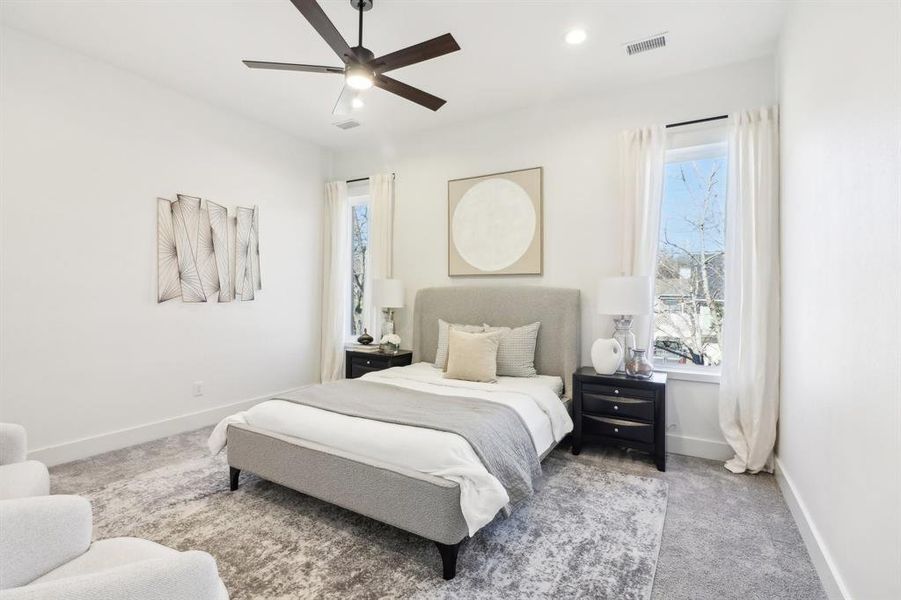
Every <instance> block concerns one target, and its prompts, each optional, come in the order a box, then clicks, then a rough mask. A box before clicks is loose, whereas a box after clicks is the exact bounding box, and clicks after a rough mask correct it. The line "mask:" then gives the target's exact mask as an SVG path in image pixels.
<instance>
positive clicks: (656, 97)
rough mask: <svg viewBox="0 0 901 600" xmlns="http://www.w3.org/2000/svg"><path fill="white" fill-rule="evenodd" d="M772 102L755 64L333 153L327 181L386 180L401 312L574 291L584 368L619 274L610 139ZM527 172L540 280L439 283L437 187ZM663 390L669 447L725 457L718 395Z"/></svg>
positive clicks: (442, 208) (694, 388)
mask: <svg viewBox="0 0 901 600" xmlns="http://www.w3.org/2000/svg"><path fill="white" fill-rule="evenodd" d="M773 102H775V89H774V73H773V67H772V62H771V60H769V59H761V60H757V61H752V62H748V63H742V64H737V65H731V66H728V67H724V68H718V69H714V70H709V71H703V72H698V73H694V74H690V75H684V76H681V77H678V78H674V79H669V80H663V81H659V82H656V83H654V84H649V85H643V86H640V87H634V88H629V89H626V90H622V91H618V92H616V93H608V94H605V95H599V96H597V97H586V98H581V99H579V100H577V101H565V102H558V103H555V104H551V105H547V106H539V107H536V108H532V109H528V110H524V111H517V112H514V113H511V114H508V115H504V116H500V117H493V118H491V119H486V120H482V121H478V122H469V123H466V124H461V125H460V126H459V127H454V128H450V129H442V130H439V131H431V132H424V133H420V134H418V135H417V136H415V137H414V138H411V139H407V140H405V141H403V142H400V143H385V144H383V145H381V146H379V147H367V148H362V149H359V150H357V151H354V152H347V151H342V152H338V153H336V156H335V160H334V173H335V175H336V176H337V177H338V178H351V177H358V176H361V175H368V174H370V173H373V172H377V171H395V172H396V173H397V188H396V198H397V216H396V225H395V236H396V238H395V240H396V241H395V243H396V246H395V253H394V256H395V264H394V273H395V276H396V277H398V278H400V279H402V280H403V281H404V283H405V285H406V290H407V296H408V298H407V301H408V306H410V305H411V304H412V301H413V296H414V294H415V292H416V290H417V289H418V288H421V287H426V286H441V285H471V284H511V285H514V284H516V283H538V284H541V285H548V286H564V287H576V288H580V289H581V290H582V301H583V302H582V303H583V317H582V323H583V326H582V346H583V355H584V356H583V357H584V360H585V361H586V362H585V364H588V349H589V347H590V345H591V342H592V341H593V340H594V339H595V338H596V337H598V336H599V335H604V336H605V337H606V336H607V335H608V334H609V333H610V329H609V327H610V325H609V320H608V319H606V318H603V319H602V318H600V317H597V316H596V315H595V314H594V307H595V288H596V286H597V282H598V280H599V279H600V278H601V277H604V276H607V275H617V274H619V272H620V262H621V259H620V257H621V239H622V238H621V234H620V222H621V221H620V219H621V217H620V210H621V208H620V201H619V197H618V192H619V190H618V185H619V183H618V182H619V178H618V169H619V161H618V158H619V144H618V142H619V134H620V132H621V131H622V130H624V129H627V128H632V127H638V126H642V125H646V124H652V123H670V122H674V121H684V120H688V119H693V118H698V117H708V116H713V115H719V114H723V113H729V112H730V111H733V110H735V109H739V108H750V107H756V106H762V105H767V104H772V103H773ZM535 166H542V167H544V276H543V277H541V278H535V277H492V278H490V279H485V278H481V279H480V278H465V279H460V278H454V279H451V278H449V277H448V276H447V181H448V180H449V179H454V178H458V177H469V176H474V175H481V174H485V173H495V172H499V171H507V170H513V169H522V168H527V167H535ZM407 312H409V311H407ZM405 316H406V315H405V314H403V312H402V313H401V314H400V315H399V320H402V321H403V323H402V327H401V335H402V336H403V337H404V338H405V339H408V340H409V339H410V334H411V331H410V321H411V320H410V319H405V320H404V317H405ZM670 391H671V393H670V403H669V406H668V414H669V422H670V425H671V429H670V433H671V434H673V435H678V436H681V439H680V440H676V441H675V442H674V443H672V444H671V445H670V449H671V450H676V451H684V452H690V453H698V454H704V455H709V456H728V455H729V452H728V449H727V447H726V446H725V442H724V441H723V438H722V436H721V434H720V431H719V426H718V425H717V416H716V415H717V413H716V411H717V408H716V397H717V386H716V385H711V384H705V383H688V382H678V383H675V384H674V385H673V387H672V389H671V390H670ZM692 438H697V439H698V440H700V441H695V440H694V439H692ZM679 444H681V445H682V447H681V448H680V447H679ZM691 448H696V450H691Z"/></svg>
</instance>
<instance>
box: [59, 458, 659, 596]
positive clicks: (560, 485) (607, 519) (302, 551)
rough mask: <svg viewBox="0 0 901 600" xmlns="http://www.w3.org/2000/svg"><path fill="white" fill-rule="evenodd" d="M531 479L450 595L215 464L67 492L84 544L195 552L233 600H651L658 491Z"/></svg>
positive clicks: (406, 542)
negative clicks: (86, 523)
mask: <svg viewBox="0 0 901 600" xmlns="http://www.w3.org/2000/svg"><path fill="white" fill-rule="evenodd" d="M139 456H140V452H136V455H135V456H134V457H133V458H135V459H139ZM151 466H152V465H151ZM543 466H544V472H545V478H544V483H543V487H542V489H541V491H540V492H539V493H538V494H537V495H536V496H534V497H533V498H532V499H531V500H530V501H529V502H527V503H525V504H524V505H523V506H522V507H521V508H520V509H519V510H517V511H516V512H514V514H513V516H512V517H511V518H510V519H498V520H496V521H495V522H494V523H492V524H490V525H489V526H487V527H486V528H484V529H482V530H481V531H480V532H479V533H478V534H477V535H476V536H475V537H474V538H473V539H472V540H468V541H467V542H465V544H464V546H463V547H462V548H461V550H460V557H459V562H458V575H457V577H456V578H455V579H454V580H453V581H450V582H446V581H444V580H443V579H442V578H441V576H440V559H439V555H438V551H437V549H436V548H435V546H434V545H433V544H432V543H430V542H428V541H426V540H423V539H421V538H418V537H416V536H413V535H410V534H407V533H405V532H403V531H401V530H398V529H395V528H392V527H389V526H387V525H382V524H381V523H378V522H375V521H373V520H371V519H367V518H365V517H361V516H358V515H356V514H354V513H351V512H349V511H346V510H343V509H340V508H337V507H335V506H332V505H329V504H327V503H324V502H321V501H318V500H316V499H314V498H310V497H308V496H304V495H303V494H299V493H297V492H294V491H292V490H289V489H287V488H284V487H281V486H278V485H275V484H272V483H269V482H267V481H263V480H261V479H258V478H256V477H253V476H248V477H242V485H241V488H240V489H239V490H238V491H237V492H229V491H228V487H227V470H228V469H227V464H226V462H225V459H224V456H223V455H220V456H217V457H215V458H211V457H205V456H188V457H185V458H183V459H176V460H173V461H171V462H168V463H167V464H163V465H160V466H155V468H152V469H151V470H148V471H145V472H142V473H137V474H135V476H133V477H128V478H121V479H116V480H114V481H109V482H103V481H102V480H101V482H100V485H99V486H92V485H91V482H90V479H89V478H88V477H84V476H82V477H78V478H77V479H78V480H79V481H80V482H81V486H78V485H75V486H74V487H75V488H76V489H77V491H79V492H80V493H83V494H84V495H86V496H88V497H89V498H90V499H91V501H92V503H93V506H94V520H95V532H94V533H95V538H104V537H113V536H122V535H127V536H137V537H145V538H148V539H151V540H154V541H157V542H160V543H163V544H166V545H169V546H172V547H174V548H178V549H201V550H206V551H207V552H210V553H211V554H212V555H213V556H214V557H215V558H216V559H217V561H218V563H219V568H220V573H221V575H222V577H223V580H224V581H225V583H226V586H227V587H228V589H229V591H230V593H231V594H232V598H233V599H235V600H241V599H250V598H253V599H259V600H263V599H274V598H385V597H391V598H422V599H425V598H622V599H636V600H638V599H641V600H645V599H648V598H650V596H651V590H652V586H653V579H654V571H655V567H656V562H657V554H658V551H659V548H660V538H661V534H662V531H663V523H664V516H665V512H666V487H667V486H666V483H665V482H663V481H660V480H659V479H652V478H648V477H641V476H637V475H627V474H621V473H616V472H609V471H605V470H602V469H597V468H593V467H591V466H590V465H586V464H583V463H580V462H576V461H570V460H567V459H565V458H563V457H562V456H561V455H556V454H555V455H552V456H550V457H548V459H546V460H545V462H544V464H543ZM69 469H70V470H73V467H69ZM54 483H56V481H55V482H54ZM69 483H70V484H71V483H72V482H69ZM94 483H97V482H94ZM79 487H80V488H81V489H78V488H79Z"/></svg>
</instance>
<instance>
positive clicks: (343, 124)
mask: <svg viewBox="0 0 901 600" xmlns="http://www.w3.org/2000/svg"><path fill="white" fill-rule="evenodd" d="M333 125H334V126H335V127H337V128H338V129H353V128H354V127H359V126H360V122H359V121H357V120H354V119H348V120H346V121H339V122H338V123H333Z"/></svg>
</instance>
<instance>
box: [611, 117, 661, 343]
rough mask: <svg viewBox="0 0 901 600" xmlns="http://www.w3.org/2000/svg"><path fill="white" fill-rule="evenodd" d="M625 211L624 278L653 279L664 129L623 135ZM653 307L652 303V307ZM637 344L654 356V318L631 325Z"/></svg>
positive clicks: (658, 233) (655, 266)
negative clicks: (634, 276)
mask: <svg viewBox="0 0 901 600" xmlns="http://www.w3.org/2000/svg"><path fill="white" fill-rule="evenodd" d="M621 161H622V198H623V202H624V209H623V264H622V274H623V275H645V276H650V277H651V278H652V281H653V278H654V276H655V274H656V269H657V241H658V239H659V237H660V205H661V201H662V198H663V169H664V163H665V161H666V129H665V128H664V127H663V126H655V127H644V128H641V129H634V130H631V131H624V132H623V134H622V140H621ZM652 305H653V303H652ZM632 331H633V333H635V339H636V344H637V345H638V347H639V348H647V349H648V356H653V354H654V353H653V349H652V345H653V338H654V327H653V315H644V316H639V317H636V318H635V320H634V321H633V323H632Z"/></svg>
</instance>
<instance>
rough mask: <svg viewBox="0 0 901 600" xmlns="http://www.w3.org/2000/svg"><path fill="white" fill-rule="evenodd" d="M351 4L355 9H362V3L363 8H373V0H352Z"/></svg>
mask: <svg viewBox="0 0 901 600" xmlns="http://www.w3.org/2000/svg"><path fill="white" fill-rule="evenodd" d="M350 5H351V6H353V7H354V10H360V8H361V5H362V9H363V10H370V9H371V8H372V0H350Z"/></svg>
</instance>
